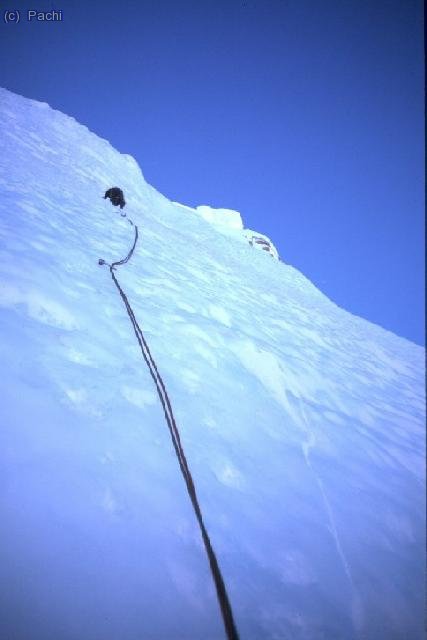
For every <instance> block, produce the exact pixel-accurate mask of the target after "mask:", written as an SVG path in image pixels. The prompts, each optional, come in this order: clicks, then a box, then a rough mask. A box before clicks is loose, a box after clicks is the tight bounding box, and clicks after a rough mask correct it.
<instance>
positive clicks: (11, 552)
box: [0, 90, 425, 640]
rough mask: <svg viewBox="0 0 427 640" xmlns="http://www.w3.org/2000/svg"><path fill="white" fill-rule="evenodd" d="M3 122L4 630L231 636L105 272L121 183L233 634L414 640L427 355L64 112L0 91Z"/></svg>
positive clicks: (128, 235)
mask: <svg viewBox="0 0 427 640" xmlns="http://www.w3.org/2000/svg"><path fill="white" fill-rule="evenodd" d="M0 129H1V131H0V140H1V141H2V142H1V144H2V154H1V156H0V189H1V191H2V198H1V199H0V335H1V336H2V340H1V341H0V366H1V370H2V375H1V376H0V396H1V403H0V456H1V461H0V468H1V469H2V471H3V474H4V478H5V480H4V482H3V491H2V499H1V507H0V509H1V512H0V518H1V522H2V545H0V563H1V566H2V570H3V581H4V584H5V585H7V588H5V589H3V590H1V591H0V611H1V615H0V635H1V637H4V638H13V640H24V639H25V640H28V639H29V638H31V640H39V639H40V640H48V639H49V640H50V639H53V638H55V640H69V639H73V640H74V639H77V638H78V639H79V640H80V639H84V640H98V639H99V638H102V639H103V640H117V638H120V639H121V640H136V639H137V638H138V639H140V638H144V640H201V639H202V638H203V640H222V639H223V638H224V634H223V629H222V623H221V619H220V615H219V610H218V606H217V602H216V598H215V593H214V589H213V585H212V580H211V576H210V574H209V570H208V566H207V561H206V557H205V555H204V552H203V548H202V544H201V540H200V536H199V532H198V529H197V526H196V523H195V521H194V516H193V512H192V510H191V507H190V504H189V501H188V498H187V496H186V493H185V489H184V486H183V482H182V479H181V476H180V473H179V469H178V466H177V462H176V458H175V456H174V453H173V449H172V445H171V443H170V439H169V436H168V433H167V430H166V427H165V424H164V418H163V414H162V410H161V407H160V406H159V402H158V398H157V396H156V394H155V389H154V388H153V384H152V380H151V378H150V376H149V374H148V372H147V370H146V368H145V366H144V362H143V361H142V360H141V356H140V352H139V350H138V346H137V344H136V340H135V334H134V333H133V330H132V327H131V325H130V323H129V319H128V317H127V315H126V312H125V309H124V308H123V304H122V302H121V300H120V298H119V296H118V295H117V293H116V292H115V289H114V286H113V283H112V281H111V277H110V275H109V272H108V269H106V268H105V267H100V266H98V259H99V258H100V257H102V258H104V259H105V260H107V261H108V262H110V261H113V260H118V259H120V258H123V257H124V256H125V255H126V254H127V252H128V250H129V248H130V246H131V244H132V241H133V230H132V228H131V226H130V225H129V224H128V221H127V219H125V218H121V217H120V216H119V215H118V212H117V210H116V209H114V208H113V207H112V206H111V205H110V203H109V202H108V201H105V200H103V193H104V191H105V189H106V188H108V187H110V186H113V185H118V186H120V187H121V188H122V189H123V190H124V192H125V196H126V201H127V203H128V204H127V206H126V209H125V211H126V212H127V214H128V216H129V217H130V218H131V219H132V220H133V221H134V222H135V223H136V224H137V225H138V228H139V232H140V241H139V244H138V245H137V248H136V250H135V253H134V255H133V257H132V259H131V261H130V262H129V263H128V264H127V265H126V266H125V267H123V268H119V269H118V271H117V277H118V278H119V280H120V282H121V284H122V286H123V288H124V289H125V291H126V293H127V295H128V297H129V300H130V302H131V304H132V307H133V309H134V312H135V314H136V317H137V319H138V321H139V323H140V325H141V328H142V329H143V331H144V334H145V336H146V338H147V340H148V343H149V345H150V349H151V351H152V353H153V356H154V357H155V360H156V362H157V364H158V366H159V369H160V371H161V374H162V377H163V378H164V380H165V383H166V385H167V388H168V393H169V396H170V398H171V401H172V404H173V407H174V412H175V415H176V417H177V421H178V423H179V426H180V429H181V432H182V439H183V445H184V448H185V451H186V455H187V459H188V462H189V465H190V467H191V470H192V473H193V476H194V479H195V482H196V483H197V489H198V494H199V500H200V504H201V507H202V510H203V513H204V516H205V521H206V524H207V527H208V529H209V533H210V535H211V539H212V542H213V545H214V547H215V549H216V551H217V554H218V559H219V562H220V564H221V569H222V571H223V574H224V578H225V580H226V583H227V587H228V590H229V594H230V597H231V602H232V606H233V610H234V613H235V617H236V623H237V626H238V629H239V632H240V634H241V640H278V639H280V640H287V639H292V640H320V639H323V638H324V639H328V640H329V639H331V638H336V639H339V640H378V639H379V638H391V639H393V640H400V639H403V638H405V640H421V638H423V636H424V630H423V626H424V625H423V614H424V588H425V585H424V549H425V437H424V424H425V390H424V380H425V378H424V362H425V360H424V358H425V352H424V350H423V349H422V348H420V347H418V346H416V345H414V344H412V343H410V342H408V341H407V340H404V339H402V338H399V337H397V336H395V335H393V334H391V333H390V332H387V331H384V330H383V329H381V328H380V327H377V326H375V325H373V324H371V323H368V322H366V321H364V320H362V319H360V318H357V317H354V316H352V315H351V314H349V313H347V312H346V311H345V310H343V309H340V308H339V307H337V306H336V305H335V304H333V303H332V302H331V301H330V300H328V298H327V297H326V296H324V295H323V294H322V293H321V292H320V291H319V290H318V289H317V288H316V287H314V285H313V284H312V283H310V282H309V281H308V280H307V279H306V278H305V277H304V276H303V275H302V274H301V273H299V272H298V271H297V270H295V269H294V268H292V267H291V266H289V265H286V264H284V263H281V262H278V261H276V260H272V259H271V258H270V257H269V256H266V255H264V253H265V252H263V251H255V250H254V249H253V247H251V246H250V245H249V244H248V242H246V240H245V238H243V240H245V241H243V240H242V236H243V229H242V228H238V219H237V216H234V218H233V216H232V217H231V218H230V216H229V215H228V214H225V213H224V219H226V220H227V221H231V220H232V219H233V220H234V222H233V223H232V224H235V225H236V228H235V229H231V228H230V229H229V231H230V233H223V232H221V233H218V225H217V226H215V224H206V214H207V212H206V209H202V211H199V213H198V215H187V214H186V213H185V214H184V210H185V207H183V206H182V205H178V204H176V203H171V202H169V201H168V200H167V199H166V198H165V197H164V196H162V195H161V194H160V193H158V192H157V191H156V190H155V189H154V188H153V187H151V186H150V185H148V184H147V183H146V182H145V180H144V177H143V174H142V173H141V170H140V169H139V167H138V165H137V163H136V162H135V160H133V159H132V158H131V157H129V156H124V155H121V154H119V153H118V152H117V151H115V150H114V149H113V148H112V147H111V145H110V144H109V143H108V142H107V141H106V140H102V139H100V138H98V137H97V136H95V135H94V134H93V133H91V132H90V131H89V130H88V129H87V128H86V127H84V126H82V125H80V124H78V123H76V122H75V120H73V119H72V118H70V117H68V116H65V115H64V114H62V113H60V112H58V111H54V110H52V109H50V108H49V107H48V106H47V105H41V104H39V103H37V102H34V101H32V100H28V99H25V98H22V97H20V96H16V95H14V94H11V93H10V92H8V91H6V90H0ZM188 213H189V212H188ZM203 213H204V214H205V215H202V214H203ZM208 217H209V216H208ZM240 222H241V220H240ZM219 226H221V225H219ZM225 226H226V225H224V224H222V228H224V227H225ZM236 234H240V236H241V238H240V239H241V240H242V241H240V242H236V237H237V236H236Z"/></svg>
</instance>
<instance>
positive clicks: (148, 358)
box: [98, 219, 239, 640]
mask: <svg viewBox="0 0 427 640" xmlns="http://www.w3.org/2000/svg"><path fill="white" fill-rule="evenodd" d="M128 221H129V223H130V225H131V226H133V227H134V229H135V238H134V242H133V245H132V247H131V249H130V251H129V253H128V254H127V256H126V258H123V259H122V260H118V261H117V262H113V263H112V264H109V263H108V262H106V261H105V260H104V259H103V258H99V260H98V264H99V265H100V266H102V265H107V266H108V267H109V269H110V273H111V277H112V279H113V282H114V284H115V286H116V288H117V290H118V292H119V294H120V297H121V299H122V301H123V304H124V305H125V308H126V311H127V314H128V316H129V319H130V321H131V323H132V327H133V330H134V332H135V336H136V339H137V341H138V344H139V346H140V349H141V353H142V356H143V358H144V360H145V363H146V365H147V367H148V370H149V372H150V375H151V377H152V378H153V381H154V384H155V385H156V389H157V394H158V396H159V399H160V402H161V405H162V408H163V413H164V416H165V420H166V423H167V426H168V429H169V433H170V436H171V439H172V444H173V447H174V449H175V453H176V457H177V459H178V464H179V467H180V469H181V473H182V476H183V478H184V482H185V485H186V487H187V492H188V495H189V498H190V500H191V504H192V506H193V510H194V513H195V516H196V519H197V522H198V525H199V528H200V533H201V535H202V539H203V543H204V546H205V551H206V554H207V556H208V560H209V566H210V570H211V574H212V578H213V580H214V583H215V587H216V593H217V598H218V603H219V606H220V609H221V615H222V619H223V622H224V629H225V633H226V636H227V640H239V635H238V632H237V628H236V625H235V622H234V618H233V612H232V609H231V604H230V600H229V598H228V594H227V589H226V586H225V583H224V579H223V577H222V574H221V570H220V568H219V564H218V560H217V558H216V554H215V551H214V549H213V547H212V543H211V541H210V538H209V534H208V532H207V530H206V526H205V523H204V520H203V515H202V511H201V509H200V505H199V500H198V497H197V494H196V488H195V485H194V480H193V477H192V475H191V472H190V468H189V466H188V463H187V458H186V456H185V452H184V448H183V446H182V442H181V436H180V433H179V429H178V426H177V424H176V421H175V416H174V414H173V410H172V405H171V402H170V399H169V395H168V392H167V390H166V387H165V384H164V382H163V379H162V377H161V375H160V373H159V370H158V368H157V365H156V362H155V360H154V358H153V356H152V354H151V351H150V348H149V346H148V344H147V341H146V339H145V337H144V334H143V332H142V330H141V327H140V326H139V324H138V321H137V320H136V317H135V314H134V311H133V309H132V307H131V305H130V303H129V300H128V298H127V296H126V294H125V293H124V291H123V289H122V287H121V286H120V283H119V281H118V280H117V277H116V275H115V273H114V271H115V270H116V267H119V266H122V265H124V264H126V263H127V262H128V261H129V260H130V258H131V257H132V255H133V252H134V251H135V247H136V244H137V242H138V227H137V225H136V224H134V223H133V222H132V220H129V219H128Z"/></svg>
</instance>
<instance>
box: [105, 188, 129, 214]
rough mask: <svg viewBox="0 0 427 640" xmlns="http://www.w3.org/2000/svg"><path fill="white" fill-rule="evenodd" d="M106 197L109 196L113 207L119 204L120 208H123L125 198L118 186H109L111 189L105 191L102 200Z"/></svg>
mask: <svg viewBox="0 0 427 640" xmlns="http://www.w3.org/2000/svg"><path fill="white" fill-rule="evenodd" d="M106 198H110V200H111V204H113V205H114V206H115V207H118V206H119V205H120V209H123V207H124V206H125V204H126V202H125V198H124V196H123V191H122V190H121V189H119V187H111V189H108V190H107V191H106V192H105V196H104V200H105V199H106Z"/></svg>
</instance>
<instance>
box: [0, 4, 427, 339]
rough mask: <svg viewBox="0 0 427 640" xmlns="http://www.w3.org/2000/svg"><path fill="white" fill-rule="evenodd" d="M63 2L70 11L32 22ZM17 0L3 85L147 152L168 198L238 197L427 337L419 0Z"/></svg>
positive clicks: (342, 297)
mask: <svg viewBox="0 0 427 640" xmlns="http://www.w3.org/2000/svg"><path fill="white" fill-rule="evenodd" d="M52 7H54V8H55V9H57V10H62V15H63V20H62V22H41V21H34V20H33V21H31V22H28V21H27V20H26V10H27V9H39V10H42V9H45V10H48V9H51V8H52ZM5 9H18V10H20V11H21V14H20V17H21V20H20V22H19V24H13V23H9V24H5V23H4V21H3V12H4V10H5ZM1 12H2V15H1V18H2V20H1V23H0V85H1V86H3V87H6V88H7V89H10V90H12V91H15V92H16V93H20V94H22V95H25V96H27V97H30V98H34V99H37V100H41V101H45V102H48V103H49V104H50V105H51V106H52V107H54V108H56V109H59V110H61V111H63V112H65V113H67V114H69V115H72V116H74V117H75V118H76V119H77V120H78V121H79V122H81V123H83V124H85V125H87V126H88V127H89V128H90V129H91V130H92V131H94V132H95V133H97V134H98V135H100V136H102V137H104V138H107V139H108V140H109V141H110V142H111V143H112V144H113V145H114V146H115V147H116V148H117V149H119V150H120V151H122V152H123V153H130V154H131V155H133V156H134V157H135V158H136V160H137V161H138V163H139V164H140V166H141V169H142V171H143V173H144V176H145V178H146V179H147V180H148V182H149V183H150V184H152V185H153V186H154V187H155V188H156V189H158V190H159V191H161V192H162V193H163V194H164V195H166V196H167V197H168V198H170V199H172V200H176V201H178V202H181V203H183V204H187V205H190V206H196V205H199V204H210V205H212V206H217V207H228V208H234V209H237V210H238V211H240V212H241V213H242V216H243V220H244V223H245V226H246V227H249V228H251V229H255V230H257V231H260V232H262V233H265V234H266V235H268V236H270V237H271V239H272V240H273V242H274V244H275V245H276V246H277V248H278V250H279V253H280V255H281V257H282V259H283V260H284V261H285V262H287V263H290V264H292V265H293V266H295V267H297V268H298V269H300V270H301V271H302V272H303V273H304V275H306V276H307V277H308V278H310V280H312V281H313V282H314V283H315V284H316V285H317V286H318V287H319V288H320V289H321V290H322V291H323V292H324V293H325V294H326V295H328V296H329V297H330V298H331V299H332V300H334V301H335V302H336V303H337V304H339V305H340V306H342V307H344V308H345V309H347V310H348V311H350V312H352V313H355V314H357V315H360V316H362V317H364V318H367V319H368V320H371V321H373V322H375V323H377V324H380V325H381V326H383V327H385V328H386V329H390V330H391V331H393V332H395V333H397V334H398V335H401V336H404V337H407V338H409V339H411V340H413V341H415V342H417V343H418V344H425V336H424V68H423V47H424V44H423V6H422V2H421V1H420V0H321V1H320V0H198V1H197V0H173V1H172V0H171V1H169V0H150V1H148V0H125V1H123V2H118V1H108V0H103V1H101V0H91V1H90V2H82V1H81V0H79V1H77V0H64V1H63V2H62V3H61V2H60V1H59V0H58V2H55V3H54V4H52V3H51V2H45V3H39V4H38V6H37V7H36V6H34V5H32V4H31V3H30V2H22V0H18V1H14V2H12V3H8V2H6V3H5V2H3V3H2V5H1ZM105 186H106V187H108V186H111V185H105ZM119 186H120V185H119ZM78 188H79V185H78V184H76V189H78ZM83 213H84V212H82V214H83ZM87 214H88V215H90V203H88V211H87ZM266 288H268V283H266Z"/></svg>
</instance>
